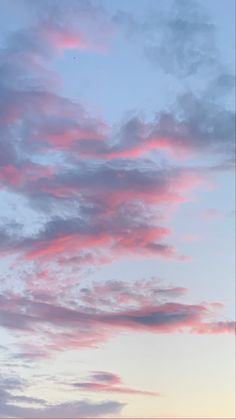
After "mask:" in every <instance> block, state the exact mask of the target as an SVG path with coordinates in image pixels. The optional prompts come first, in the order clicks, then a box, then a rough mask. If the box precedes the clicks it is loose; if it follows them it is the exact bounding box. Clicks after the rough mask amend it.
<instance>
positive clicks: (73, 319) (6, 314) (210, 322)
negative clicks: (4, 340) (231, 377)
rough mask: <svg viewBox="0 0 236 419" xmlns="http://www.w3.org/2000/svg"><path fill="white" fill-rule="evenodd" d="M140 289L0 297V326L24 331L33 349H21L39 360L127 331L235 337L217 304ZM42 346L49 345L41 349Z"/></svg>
mask: <svg viewBox="0 0 236 419" xmlns="http://www.w3.org/2000/svg"><path fill="white" fill-rule="evenodd" d="M49 280H50V279H49ZM136 285H137V287H138V282H137V284H136ZM137 287H136V288H137ZM139 288H140V289H139V291H136V292H134V291H133V287H131V286H130V287H129V286H127V285H125V283H122V282H119V281H118V282H114V283H110V284H107V283H104V284H99V285H95V284H94V287H93V288H91V289H84V288H81V290H80V293H79V294H78V297H77V299H76V300H75V299H74V300H73V296H72V295H70V292H68V291H67V292H66V296H67V297H65V295H64V296H63V295H60V292H59V296H60V297H59V298H60V299H63V301H64V302H63V303H62V302H61V301H57V298H56V297H55V298H54V300H53V299H51V300H49V301H48V302H45V298H44V296H43V294H41V295H40V292H37V289H35V291H33V290H31V292H30V293H28V296H20V295H19V294H13V293H10V292H8V294H5V296H1V326H2V327H4V328H6V329H8V330H9V331H11V333H13V334H14V333H17V332H19V331H25V332H30V333H31V335H32V337H33V336H34V339H32V342H31V344H30V345H29V344H27V340H26V343H24V338H22V339H21V345H20V346H22V354H23V356H24V353H25V354H27V357H28V359H30V352H31V351H32V352H33V354H34V356H33V357H32V359H31V360H34V359H35V355H36V353H37V351H38V353H39V358H41V357H48V356H52V355H53V354H55V352H58V351H65V350H70V349H76V348H83V347H84V348H85V347H91V348H92V347H96V346H97V345H99V344H101V343H103V342H105V341H107V340H108V339H110V338H112V337H113V336H115V335H117V334H121V333H123V332H124V331H129V332H132V333H134V332H136V333H141V332H149V333H196V334H224V333H235V322H233V321H231V320H226V319H223V320H222V316H221V315H220V314H219V312H218V311H219V304H207V303H205V304H189V303H184V302H182V303H181V302H180V303H177V302H175V301H174V299H175V298H180V297H181V298H182V297H183V296H184V295H185V293H186V290H185V289H183V288H176V287H173V286H169V287H163V285H162V286H161V285H160V284H159V285H157V284H155V281H151V282H150V281H147V282H143V283H141V282H140V287H139ZM137 289H138V288H137ZM106 295H107V297H106ZM66 300H67V301H68V303H66ZM68 304H69V305H68ZM115 307H116V308H115ZM215 307H216V309H215ZM40 341H44V342H45V343H44V345H43V346H42V344H40ZM37 342H38V343H37ZM19 343H20V342H19ZM20 346H19V348H20ZM100 387H101V386H100ZM101 391H102V389H101ZM118 391H119V390H118Z"/></svg>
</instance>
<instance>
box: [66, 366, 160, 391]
mask: <svg viewBox="0 0 236 419" xmlns="http://www.w3.org/2000/svg"><path fill="white" fill-rule="evenodd" d="M72 386H73V387H75V388H76V389H78V390H80V391H87V392H90V391H91V392H102V393H103V392H104V393H118V394H119V393H121V394H132V395H137V396H153V397H160V396H161V395H160V393H157V392H152V391H145V390H136V389H133V388H129V387H125V386H123V385H122V380H121V378H120V376H119V375H116V374H113V373H108V372H104V371H95V372H93V373H92V374H91V375H90V377H89V378H88V380H87V381H82V382H76V383H73V384H72Z"/></svg>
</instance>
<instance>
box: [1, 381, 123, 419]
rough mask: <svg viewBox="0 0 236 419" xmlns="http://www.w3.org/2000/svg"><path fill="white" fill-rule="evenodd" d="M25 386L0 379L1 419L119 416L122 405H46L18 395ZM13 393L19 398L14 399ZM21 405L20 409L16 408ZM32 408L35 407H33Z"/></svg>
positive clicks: (70, 402) (44, 402) (75, 402)
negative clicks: (9, 418) (7, 418)
mask: <svg viewBox="0 0 236 419" xmlns="http://www.w3.org/2000/svg"><path fill="white" fill-rule="evenodd" d="M28 386H29V383H28V382H26V381H25V380H22V379H20V378H19V377H16V376H8V377H5V376H1V377H0V415H1V417H17V418H22V419H31V418H33V417H34V418H36V417H37V418H42V419H43V418H55V417H57V418H60V419H66V418H68V417H70V418H75V419H77V418H89V417H91V416H92V417H104V415H114V414H119V413H120V412H121V410H122V408H123V407H124V403H119V402H117V401H112V400H106V401H102V402H97V403H96V402H92V401H90V400H80V401H77V400H71V401H69V402H67V403H58V404H49V403H47V401H46V400H44V399H39V398H35V397H29V396H24V395H22V392H24V391H25V390H26V389H27V387H28ZM15 392H17V393H18V394H19V392H20V394H21V395H15ZM20 403H24V405H25V406H24V407H23V406H21V405H20ZM33 405H36V406H37V405H38V406H37V407H33Z"/></svg>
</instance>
